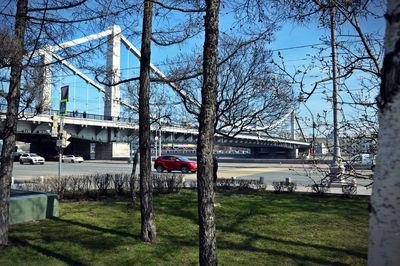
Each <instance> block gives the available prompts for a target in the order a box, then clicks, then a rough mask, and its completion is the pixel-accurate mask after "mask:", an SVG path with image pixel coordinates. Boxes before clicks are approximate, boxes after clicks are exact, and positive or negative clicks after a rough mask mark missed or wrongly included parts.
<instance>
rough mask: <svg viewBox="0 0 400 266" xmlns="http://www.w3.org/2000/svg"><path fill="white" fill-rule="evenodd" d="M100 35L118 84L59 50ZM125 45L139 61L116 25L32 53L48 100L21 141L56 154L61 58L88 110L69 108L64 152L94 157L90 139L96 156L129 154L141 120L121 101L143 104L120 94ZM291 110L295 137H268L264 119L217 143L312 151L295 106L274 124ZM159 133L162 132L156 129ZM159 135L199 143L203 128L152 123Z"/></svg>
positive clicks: (25, 122) (22, 123) (22, 125)
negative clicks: (299, 133)
mask: <svg viewBox="0 0 400 266" xmlns="http://www.w3.org/2000/svg"><path fill="white" fill-rule="evenodd" d="M99 38H107V40H106V42H105V43H106V44H107V58H106V78H105V80H106V81H107V82H106V83H108V84H115V85H109V86H103V85H101V84H98V83H97V82H95V81H94V80H93V79H91V78H90V77H88V76H87V75H85V74H84V73H82V72H81V71H80V70H78V69H77V68H75V67H74V66H73V65H71V64H70V63H68V62H67V61H66V60H65V59H63V58H61V56H60V55H59V54H57V51H60V50H61V49H65V48H69V47H72V46H75V45H80V44H83V43H85V42H89V41H92V40H96V39H99ZM121 44H122V45H123V46H124V47H125V48H126V49H127V51H128V58H129V53H132V54H133V55H134V56H135V57H136V58H138V59H140V57H141V54H140V51H139V50H138V49H136V47H135V46H134V45H133V44H132V43H131V42H130V41H129V40H127V39H126V38H125V37H124V36H123V34H122V33H121V29H120V27H119V26H117V25H114V26H111V27H109V28H108V29H107V30H106V31H103V32H100V33H96V34H92V35H89V36H86V37H82V38H79V39H76V40H72V41H68V42H65V43H62V44H60V45H57V46H53V47H50V46H46V47H43V48H42V49H39V50H37V51H35V52H34V53H33V54H31V55H32V56H33V57H38V56H39V57H41V60H42V63H43V66H44V67H43V71H41V73H42V74H43V80H44V82H43V84H42V91H41V94H40V99H39V101H40V102H42V103H43V108H41V110H42V113H40V114H37V115H35V116H33V113H34V112H33V111H32V112H29V111H28V110H27V111H26V113H25V116H24V118H21V119H20V120H19V122H18V129H17V130H18V139H19V140H22V141H26V142H30V143H32V145H31V149H32V150H33V151H36V152H38V153H41V154H43V153H45V154H51V153H54V147H55V141H56V140H55V138H51V136H50V130H51V123H52V120H51V115H52V114H54V113H57V112H58V111H57V110H53V109H52V106H54V103H52V102H51V101H52V95H51V94H52V64H53V62H52V60H53V59H56V60H57V62H58V63H60V64H62V65H63V66H64V67H66V68H67V69H69V70H70V71H72V72H73V73H74V78H75V77H79V78H80V79H82V80H84V82H86V112H84V113H83V112H79V113H78V112H68V114H67V116H66V117H65V130H66V131H67V132H68V134H70V135H71V145H70V146H69V147H67V149H66V151H65V152H66V153H75V154H81V155H83V156H85V157H89V154H90V149H91V145H90V143H95V144H96V158H97V159H111V158H124V157H129V154H130V145H129V143H131V142H136V143H137V142H138V141H137V135H138V123H137V121H134V120H133V119H132V118H128V117H124V115H121V105H123V106H125V107H127V108H129V109H131V110H134V111H135V112H137V111H138V108H137V107H136V106H134V105H132V104H130V103H128V102H127V101H126V100H124V99H122V98H121V93H120V85H119V82H120V76H121V66H120V63H121V62H120V58H121V47H122V46H121ZM151 69H152V71H153V73H155V74H156V75H157V76H158V77H160V78H161V79H163V80H164V81H165V83H166V84H168V86H169V87H170V88H172V90H173V91H174V93H177V94H178V95H179V96H180V97H182V98H185V99H186V100H187V101H188V102H190V103H191V104H193V105H194V106H199V105H200V104H199V103H198V102H197V101H196V100H195V99H193V98H191V97H190V96H189V94H188V93H186V92H185V91H184V90H182V89H180V88H179V87H178V86H176V85H175V84H174V83H173V82H170V81H168V80H167V78H166V76H165V75H164V74H163V73H162V72H161V71H160V70H159V69H157V68H156V67H155V66H154V65H153V64H151ZM74 83H75V82H74ZM53 85H54V82H53ZM74 86H75V85H74ZM89 86H91V88H94V89H95V90H96V92H97V93H98V94H99V95H100V94H104V96H103V99H104V109H103V110H102V111H103V114H100V107H99V114H89V112H88V98H89V96H88V95H89V94H88V87H89ZM82 92H83V91H82V90H81V91H80V95H83V94H85V93H82ZM99 102H100V96H99ZM69 105H70V104H69ZM99 106H100V104H99ZM5 108H6V106H4V105H0V126H1V124H2V123H3V121H4V119H5V112H4V110H5ZM70 108H71V107H70ZM73 110H76V109H75V87H74V93H73ZM122 114H123V113H122ZM290 114H291V115H292V121H291V136H292V139H281V138H274V137H268V136H266V135H265V134H264V133H262V132H263V131H264V130H265V129H266V128H269V127H271V125H270V126H268V127H266V126H264V123H263V121H259V122H260V125H261V126H256V125H255V126H254V127H253V128H245V130H246V131H248V132H254V133H251V134H239V135H236V136H235V137H234V138H227V137H223V136H220V135H216V136H215V143H216V144H219V145H225V146H236V147H246V148H250V149H251V151H252V154H253V155H254V156H261V155H265V154H270V155H274V154H277V155H278V154H279V155H282V154H283V155H285V156H287V157H296V156H297V152H298V150H305V149H308V148H309V147H310V144H309V143H307V142H303V141H299V140H295V139H294V135H295V132H294V119H293V117H294V113H293V110H292V111H291V112H289V113H288V114H287V115H285V116H284V117H283V118H282V119H281V120H279V121H276V123H275V125H278V124H280V123H281V122H282V121H283V120H284V119H286V118H287V117H288V116H289V115H290ZM157 131H158V133H156V132H157ZM259 132H260V133H259ZM157 134H158V135H160V134H161V139H162V142H163V143H176V144H179V143H183V144H190V143H193V144H195V143H196V141H197V134H198V129H197V128H194V127H190V126H188V124H186V125H184V126H178V125H173V124H167V123H163V124H162V125H161V129H160V126H159V125H158V126H152V133H151V136H150V137H151V139H152V141H154V139H155V136H156V135H157ZM263 134H264V135H263Z"/></svg>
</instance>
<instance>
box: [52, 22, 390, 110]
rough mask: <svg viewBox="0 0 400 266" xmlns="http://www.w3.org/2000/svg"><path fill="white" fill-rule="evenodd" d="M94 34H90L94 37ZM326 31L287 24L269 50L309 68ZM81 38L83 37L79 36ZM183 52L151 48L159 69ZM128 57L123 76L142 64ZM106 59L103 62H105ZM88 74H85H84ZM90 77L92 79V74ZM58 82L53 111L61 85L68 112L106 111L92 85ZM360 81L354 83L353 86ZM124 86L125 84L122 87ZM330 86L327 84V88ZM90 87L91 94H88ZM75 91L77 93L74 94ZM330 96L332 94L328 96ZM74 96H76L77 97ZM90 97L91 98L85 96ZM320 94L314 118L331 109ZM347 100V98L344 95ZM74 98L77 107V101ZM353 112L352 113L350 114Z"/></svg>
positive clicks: (312, 103)
mask: <svg viewBox="0 0 400 266" xmlns="http://www.w3.org/2000/svg"><path fill="white" fill-rule="evenodd" d="M363 23H364V25H365V28H367V29H368V30H369V31H370V30H371V31H380V32H382V33H383V31H384V21H383V20H382V19H380V20H369V21H366V22H363ZM104 30H106V29H104ZM93 33H94V32H90V33H89V34H93ZM327 33H328V30H327V29H322V28H319V27H318V26H317V25H316V24H315V23H313V22H312V23H309V24H308V25H307V26H304V25H297V24H294V23H286V24H285V25H283V27H282V29H281V30H280V31H279V32H277V33H276V38H275V41H273V42H272V43H271V44H270V46H269V48H270V49H271V50H273V51H274V57H275V58H276V59H278V51H280V52H281V54H282V56H283V57H284V58H285V64H286V66H287V68H288V69H289V70H293V71H296V69H298V68H299V67H300V66H302V65H308V64H309V63H310V59H309V58H310V57H309V55H313V54H315V52H316V49H313V48H311V45H316V44H321V40H320V37H321V36H322V35H323V34H327ZM78 37H81V36H78ZM130 41H131V42H132V43H133V45H135V46H136V48H138V49H140V40H139V39H136V40H130ZM194 42H197V45H198V46H202V43H201V42H202V41H201V37H199V38H198V39H197V40H195V41H194ZM180 49H190V47H189V48H188V47H183V48H182V47H180V46H177V47H173V48H165V47H157V46H155V45H153V46H152V62H153V63H154V64H155V65H156V66H158V67H159V68H160V69H161V70H162V69H163V66H162V65H159V64H160V62H163V61H164V60H165V59H166V58H172V57H173V56H174V55H176V54H178V53H179V52H180ZM127 58H128V56H127V53H126V50H125V48H124V47H123V46H122V45H121V69H122V71H121V72H122V75H125V74H126V73H127V72H128V70H127V68H129V69H131V70H129V72H130V74H132V72H134V71H136V73H137V72H138V67H139V63H138V60H137V59H136V57H134V56H133V54H130V55H129V62H128V60H127ZM102 60H103V61H102ZM101 61H102V62H103V64H104V65H105V57H104V59H99V62H101ZM84 72H85V71H84ZM85 74H88V76H92V75H90V74H89V73H87V72H85ZM309 74H311V76H312V77H310V78H307V79H306V82H307V83H308V84H309V86H310V87H311V85H312V83H313V81H315V80H317V79H319V78H320V76H321V73H320V72H310V73H309ZM53 82H55V83H54V84H55V86H54V87H53V89H52V92H53V93H52V94H53V97H52V98H53V108H56V109H58V99H59V89H60V87H61V86H64V85H69V86H70V102H69V104H68V110H69V111H72V110H74V109H75V110H79V111H80V112H83V111H87V112H88V113H99V110H100V114H102V112H103V99H102V96H103V94H99V93H98V92H97V90H96V89H95V88H93V87H92V86H87V85H86V83H85V82H84V81H83V80H81V79H79V78H74V77H73V75H72V74H71V73H70V74H67V75H65V74H63V75H62V76H61V75H58V76H55V77H54V79H53ZM356 84H357V82H356V81H355V80H354V86H357V85H356ZM122 86H124V85H122ZM330 86H331V85H328V88H329V87H330ZM86 88H88V91H86ZM74 91H75V93H74ZM328 94H329V93H328ZM74 95H75V97H74ZM86 95H88V97H87V96H86ZM322 96H323V95H322V93H321V91H317V92H316V93H315V94H314V95H313V96H312V97H311V98H310V100H309V102H308V107H309V108H310V110H311V111H312V112H313V114H314V115H316V114H317V113H322V112H323V110H326V109H329V108H330V104H329V103H327V102H326V101H325V100H323V99H321V98H322ZM343 97H345V95H343ZM74 98H75V104H74V103H73V102H74V100H73V99H74ZM86 103H88V109H86ZM350 111H351V110H349V112H350ZM298 115H299V116H303V117H304V116H309V112H308V111H307V110H306V109H305V108H304V107H302V106H300V110H299V113H298Z"/></svg>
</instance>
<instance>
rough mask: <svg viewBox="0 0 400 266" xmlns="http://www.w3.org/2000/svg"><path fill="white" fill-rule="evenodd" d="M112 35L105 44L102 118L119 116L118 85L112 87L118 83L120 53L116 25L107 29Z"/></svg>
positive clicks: (119, 41)
mask: <svg viewBox="0 0 400 266" xmlns="http://www.w3.org/2000/svg"><path fill="white" fill-rule="evenodd" d="M109 29H110V30H111V31H112V33H111V34H110V35H109V36H108V42H107V46H108V47H107V73H106V82H107V83H108V84H110V85H107V86H106V95H105V102H104V116H105V117H106V118H108V117H110V116H111V117H119V116H120V91H119V85H113V84H116V83H118V82H119V81H120V52H121V28H120V27H119V26H117V25H114V26H111V27H110V28H109Z"/></svg>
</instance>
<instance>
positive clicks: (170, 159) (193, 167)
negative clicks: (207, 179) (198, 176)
mask: <svg viewBox="0 0 400 266" xmlns="http://www.w3.org/2000/svg"><path fill="white" fill-rule="evenodd" d="M154 168H155V169H156V170H157V172H159V173H161V172H163V171H164V170H167V171H168V172H171V171H181V172H182V173H189V172H193V173H195V172H196V171H197V162H195V161H190V160H189V159H187V158H185V157H183V156H179V155H163V156H160V157H158V158H157V159H156V161H155V162H154Z"/></svg>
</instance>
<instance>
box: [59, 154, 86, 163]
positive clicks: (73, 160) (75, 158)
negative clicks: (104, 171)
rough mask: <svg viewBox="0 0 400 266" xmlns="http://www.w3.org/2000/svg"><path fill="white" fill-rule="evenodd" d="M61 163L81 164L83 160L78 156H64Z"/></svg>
mask: <svg viewBox="0 0 400 266" xmlns="http://www.w3.org/2000/svg"><path fill="white" fill-rule="evenodd" d="M62 161H63V163H83V158H82V156H79V155H65V157H63V159H62Z"/></svg>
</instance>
